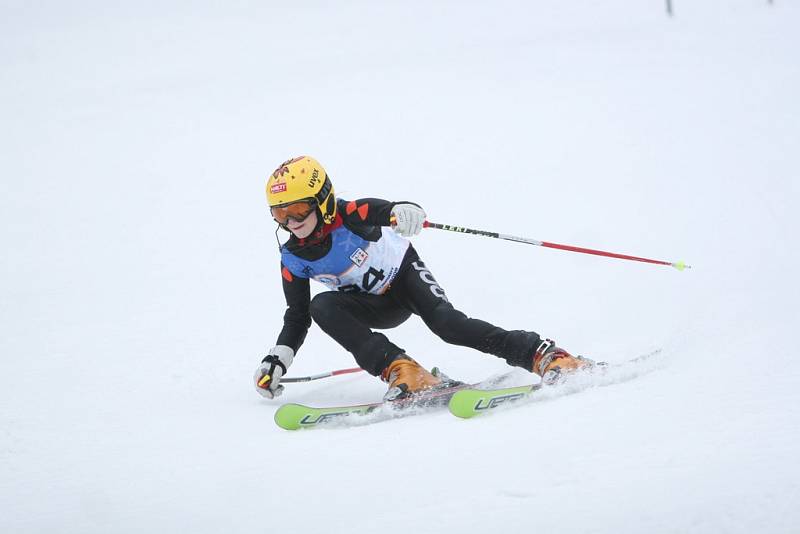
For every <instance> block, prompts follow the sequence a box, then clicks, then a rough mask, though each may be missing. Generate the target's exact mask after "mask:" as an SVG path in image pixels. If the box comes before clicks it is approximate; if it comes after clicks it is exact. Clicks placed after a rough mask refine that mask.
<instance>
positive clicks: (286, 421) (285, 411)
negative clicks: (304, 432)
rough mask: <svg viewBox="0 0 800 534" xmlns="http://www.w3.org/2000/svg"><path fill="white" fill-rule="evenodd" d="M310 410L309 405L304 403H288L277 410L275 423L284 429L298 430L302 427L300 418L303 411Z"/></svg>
mask: <svg viewBox="0 0 800 534" xmlns="http://www.w3.org/2000/svg"><path fill="white" fill-rule="evenodd" d="M307 410H308V407H307V406H303V405H302V404H294V403H287V404H284V405H282V406H281V407H280V408H278V409H277V410H275V416H274V417H273V419H275V424H276V425H278V426H279V427H281V428H283V429H284V430H298V429H299V428H300V420H301V419H302V413H301V412H306V411H307Z"/></svg>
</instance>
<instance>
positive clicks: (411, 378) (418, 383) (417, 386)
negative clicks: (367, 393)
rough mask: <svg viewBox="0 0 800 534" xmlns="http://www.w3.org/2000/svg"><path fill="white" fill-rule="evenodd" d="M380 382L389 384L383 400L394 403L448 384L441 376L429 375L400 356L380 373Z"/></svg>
mask: <svg viewBox="0 0 800 534" xmlns="http://www.w3.org/2000/svg"><path fill="white" fill-rule="evenodd" d="M381 380H383V381H384V382H388V383H389V390H388V391H387V392H386V394H385V395H384V396H383V400H387V401H394V400H400V399H405V398H408V397H411V396H413V395H414V394H416V393H419V392H421V391H427V390H431V389H436V388H437V387H440V386H443V385H445V384H448V383H449V379H446V377H445V380H443V379H442V377H441V375H440V374H439V373H437V374H436V375H434V374H431V373H429V372H428V371H427V370H426V369H425V368H424V367H422V366H421V365H420V364H418V363H417V362H416V361H414V360H413V359H412V358H410V357H408V356H406V355H405V354H401V355H400V356H398V357H397V358H396V359H395V360H394V361H393V362H392V363H390V364H389V365H387V366H386V369H384V370H383V372H382V373H381Z"/></svg>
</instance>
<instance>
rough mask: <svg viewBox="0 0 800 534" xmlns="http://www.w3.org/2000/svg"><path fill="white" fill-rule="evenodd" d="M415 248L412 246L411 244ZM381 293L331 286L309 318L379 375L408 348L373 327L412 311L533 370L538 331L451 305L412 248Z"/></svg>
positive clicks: (451, 335) (445, 336) (448, 333)
mask: <svg viewBox="0 0 800 534" xmlns="http://www.w3.org/2000/svg"><path fill="white" fill-rule="evenodd" d="M412 250H413V249H412ZM406 260H409V261H404V262H403V263H404V265H403V268H402V269H401V271H400V273H399V274H398V275H397V278H396V279H395V280H394V281H393V282H392V286H391V288H390V289H389V290H388V291H387V292H386V293H384V294H383V295H374V294H370V293H352V292H338V291H327V292H324V293H320V294H318V295H317V296H315V297H314V298H313V300H312V301H311V307H310V311H311V317H312V318H313V319H314V321H315V322H316V323H317V325H319V327H320V328H322V330H323V331H325V333H327V334H328V335H329V336H331V337H332V338H333V339H335V340H336V341H337V342H338V343H339V344H340V345H341V346H342V347H344V348H345V349H346V350H348V351H349V352H351V353H352V354H353V356H354V357H355V359H356V362H358V365H359V366H361V367H362V368H363V369H365V370H367V372H369V373H371V374H373V375H375V376H377V375H379V374H380V373H381V371H383V370H384V369H385V368H386V366H387V365H389V363H391V362H392V361H393V360H394V359H395V358H396V357H397V356H399V355H400V354H403V353H404V352H405V351H404V350H403V349H402V348H400V347H398V346H397V345H395V344H394V343H392V342H391V341H389V339H388V338H387V337H386V336H385V335H383V334H381V333H379V332H373V330H372V329H373V328H376V329H387V328H394V327H396V326H399V325H400V324H401V323H403V322H404V321H406V319H408V318H409V317H410V316H411V314H412V313H413V314H416V315H418V316H420V317H421V318H422V320H423V321H424V322H425V324H426V325H427V326H428V328H430V329H431V331H432V332H433V333H434V334H436V335H437V336H439V337H440V338H441V339H442V340H443V341H445V342H446V343H450V344H453V345H461V346H464V347H472V348H473V349H476V350H479V351H481V352H485V353H488V354H493V355H495V356H499V357H500V358H503V359H505V360H506V361H507V362H508V363H509V364H510V365H513V366H516V367H523V368H525V369H527V370H528V371H530V370H531V366H532V360H533V352H534V351H535V350H536V347H537V346H538V345H539V343H540V341H541V340H540V338H539V335H538V334H536V333H535V332H527V331H524V330H511V331H509V330H503V329H502V328H499V327H497V326H494V325H492V324H489V323H487V322H485V321H481V320H479V319H472V318H470V317H467V316H466V315H465V314H464V313H462V312H460V311H458V310H457V309H455V308H454V307H453V305H452V304H451V303H450V301H449V300H448V299H447V297H446V296H445V293H444V290H443V289H442V288H441V286H440V285H439V284H438V283H437V282H436V280H435V279H434V277H433V275H432V274H431V272H430V271H429V270H428V269H427V268H426V267H425V264H424V263H423V262H422V261H421V260H420V259H419V258H418V257H417V255H416V253H413V256H412V257H411V258H406Z"/></svg>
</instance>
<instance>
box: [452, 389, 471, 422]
mask: <svg viewBox="0 0 800 534" xmlns="http://www.w3.org/2000/svg"><path fill="white" fill-rule="evenodd" d="M473 397H474V393H473V392H472V391H470V390H463V391H456V393H455V395H453V396H452V397H450V402H448V403H447V407H448V408H449V409H450V413H451V414H453V415H455V416H456V417H460V418H462V419H469V418H471V417H474V416H475V410H474V409H473V407H472V405H473V402H472V400H473V399H472V398H473Z"/></svg>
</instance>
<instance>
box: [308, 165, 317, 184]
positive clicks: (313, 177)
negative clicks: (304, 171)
mask: <svg viewBox="0 0 800 534" xmlns="http://www.w3.org/2000/svg"><path fill="white" fill-rule="evenodd" d="M317 182H319V171H318V170H317V169H314V172H312V173H311V179H310V180H309V181H308V187H314V186H315V185H317Z"/></svg>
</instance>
